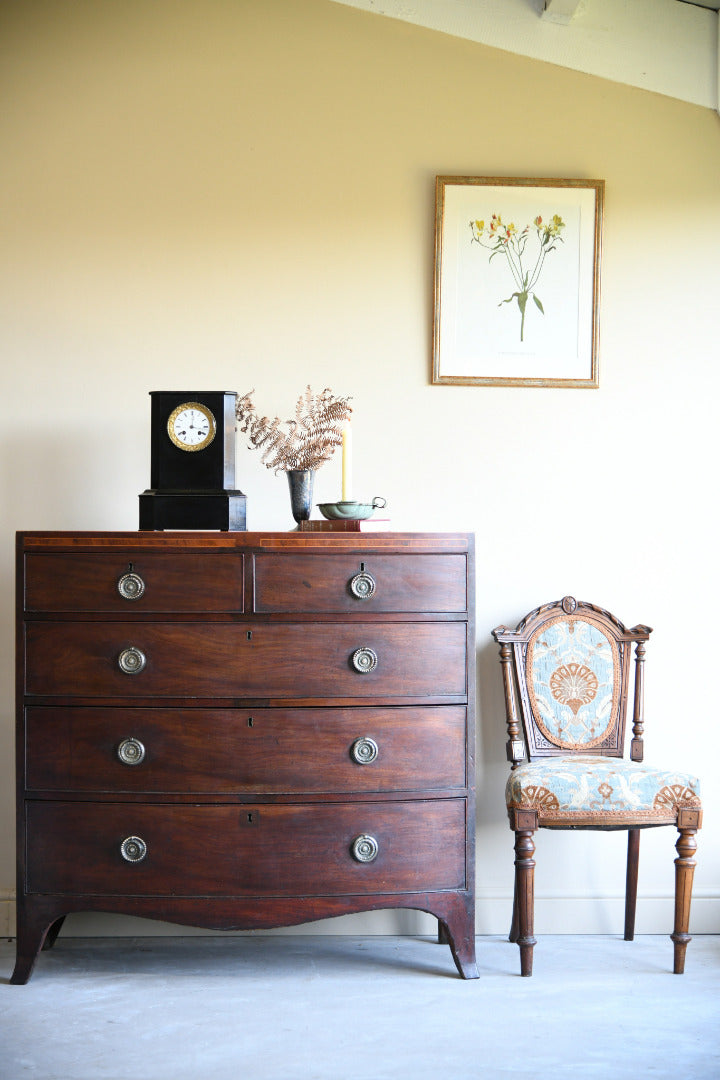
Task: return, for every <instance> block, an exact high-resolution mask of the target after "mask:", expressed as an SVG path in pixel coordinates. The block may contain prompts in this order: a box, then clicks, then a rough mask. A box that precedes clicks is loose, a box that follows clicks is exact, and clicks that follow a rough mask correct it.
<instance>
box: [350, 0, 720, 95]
mask: <svg viewBox="0 0 720 1080" xmlns="http://www.w3.org/2000/svg"><path fill="white" fill-rule="evenodd" d="M333 2H334V3H337V4H345V5H346V6H348V7H354V8H360V9H361V10H363V11H368V12H373V13H374V14H375V15H378V16H386V17H388V18H391V19H400V20H402V21H404V22H409V23H414V24H415V25H416V26H424V27H427V28H428V29H430V30H438V31H440V32H441V33H444V34H452V35H454V36H455V37H461V38H466V39H467V40H469V41H476V42H479V43H480V44H482V45H489V46H491V47H492V48H495V49H504V50H505V51H506V52H512V53H516V54H517V55H518V56H528V57H531V58H532V59H534V60H544V61H546V62H547V63H550V64H558V65H559V66H561V67H566V68H570V69H571V70H573V71H583V72H585V73H586V74H588V75H597V76H599V77H600V78H603V79H610V80H611V81H612V82H617V83H624V84H625V85H626V86H637V87H640V88H641V89H643V90H651V91H653V92H654V93H657V94H664V95H665V96H666V97H673V98H678V99H679V100H680V101H689V102H691V103H692V104H693V105H702V106H704V107H706V108H710V109H717V108H718V32H717V24H718V14H717V12H716V11H712V10H710V9H709V8H706V7H698V6H697V5H696V4H689V3H679V2H678V0H580V2H579V3H578V5H577V10H576V12H575V16H574V18H573V19H572V21H571V22H570V23H569V24H568V25H565V26H559V25H558V24H557V23H554V22H552V21H551V20H550V19H543V18H539V15H540V13H541V12H542V11H543V9H544V3H545V0H333Z"/></svg>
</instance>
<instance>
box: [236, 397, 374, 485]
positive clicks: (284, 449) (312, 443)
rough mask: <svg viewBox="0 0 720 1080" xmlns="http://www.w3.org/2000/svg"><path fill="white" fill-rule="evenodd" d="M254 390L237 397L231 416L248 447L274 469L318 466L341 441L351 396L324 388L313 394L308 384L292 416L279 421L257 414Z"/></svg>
mask: <svg viewBox="0 0 720 1080" xmlns="http://www.w3.org/2000/svg"><path fill="white" fill-rule="evenodd" d="M254 393H255V391H254V390H250V391H249V392H248V393H247V394H245V395H244V396H243V397H241V398H238V399H237V403H236V405H235V415H236V416H237V418H238V420H239V422H240V430H241V431H242V432H244V433H245V434H247V436H248V438H249V439H250V446H251V447H255V448H256V449H257V450H262V459H261V460H262V462H263V464H264V465H265V466H266V467H267V468H268V469H274V470H275V472H288V471H289V470H290V469H318V468H319V467H320V466H321V465H322V464H323V462H325V461H328V460H329V459H330V458H331V457H332V455H333V454H334V453H335V448H336V447H337V446H340V445H341V444H342V432H343V426H344V424H345V422H346V421H347V420H349V418H350V414H351V413H352V409H351V407H350V404H349V403H350V401H351V398H349V397H336V395H335V394H333V392H332V391H331V390H328V389H327V388H326V389H325V390H322V391H321V392H320V393H319V394H313V392H312V390H311V388H310V387H309V386H308V387H306V389H305V392H304V393H303V394H301V395H300V397H299V398H298V400H297V404H296V406H295V418H294V419H293V420H284V421H281V420H280V419H279V418H278V417H277V416H275V417H274V418H273V419H272V420H270V419H269V418H268V417H267V416H258V414H257V409H256V408H255V405H254V403H253V400H252V395H253V394H254Z"/></svg>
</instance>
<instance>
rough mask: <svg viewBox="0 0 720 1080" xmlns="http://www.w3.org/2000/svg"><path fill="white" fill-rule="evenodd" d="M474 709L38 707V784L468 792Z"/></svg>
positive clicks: (34, 747)
mask: <svg viewBox="0 0 720 1080" xmlns="http://www.w3.org/2000/svg"><path fill="white" fill-rule="evenodd" d="M466 712H467V711H466V708H465V706H463V705H434V706H432V705H425V706H404V707H400V708H384V709H383V708H377V707H376V708H364V707H355V708H348V709H328V708H323V709H307V708H306V709H268V708H259V709H252V710H250V709H142V708H135V709H133V708H125V709H122V708H118V707H113V708H92V707H90V706H81V707H76V708H61V707H55V706H42V705H38V706H34V707H31V708H28V709H27V715H26V731H27V743H26V758H27V761H28V789H29V790H31V791H65V792H73V791H74V792H80V791H82V792H91V791H92V792H110V793H113V792H114V793H115V794H118V793H120V792H135V793H138V794H142V793H145V794H151V793H155V794H157V793H163V792H179V793H186V794H191V793H195V792H197V793H201V792H202V793H212V792H215V793H217V794H220V793H222V794H225V795H227V794H231V793H244V794H253V793H256V794H257V793H264V794H268V793H283V792H291V793H298V792H305V793H307V792H329V791H333V792H369V791H413V790H414V791H419V790H422V789H423V788H427V789H429V790H437V789H438V788H463V787H464V786H465V767H466V763H465V727H466V722H467V715H466Z"/></svg>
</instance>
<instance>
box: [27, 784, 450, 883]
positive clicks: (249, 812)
mask: <svg viewBox="0 0 720 1080" xmlns="http://www.w3.org/2000/svg"><path fill="white" fill-rule="evenodd" d="M465 832H466V803H465V800H464V799H447V800H438V801H435V802H400V803H387V802H386V803H364V804H363V803H361V804H354V805H350V804H348V803H335V804H333V805H332V806H322V805H319V804H306V805H302V806H300V805H297V804H296V805H292V804H290V805H270V806H268V805H264V804H260V805H257V804H246V805H242V806H227V805H226V806H210V805H207V806H191V807H187V806H161V805H156V806H152V805H148V804H142V803H141V804H137V803H103V804H95V805H94V806H93V808H92V813H88V811H87V807H86V806H84V805H83V804H82V803H71V802H36V803H31V804H30V805H29V807H28V843H27V852H28V890H29V892H31V893H38V892H39V893H44V892H53V893H75V892H77V891H78V890H79V891H81V892H83V893H85V894H91V895H92V894H95V895H102V896H127V895H131V896H132V895H135V896H147V895H153V896H163V895H172V896H208V897H209V896H256V897H262V896H292V895H303V894H305V895H308V894H316V895H317V894H321V895H326V896H337V895H342V894H352V893H363V894H364V893H403V892H408V891H413V890H417V889H423V890H425V889H456V888H462V887H464V885H465V857H464V856H465V853H464V848H462V847H461V846H460V845H459V844H448V843H447V837H448V836H449V835H455V836H457V835H460V836H464V835H465Z"/></svg>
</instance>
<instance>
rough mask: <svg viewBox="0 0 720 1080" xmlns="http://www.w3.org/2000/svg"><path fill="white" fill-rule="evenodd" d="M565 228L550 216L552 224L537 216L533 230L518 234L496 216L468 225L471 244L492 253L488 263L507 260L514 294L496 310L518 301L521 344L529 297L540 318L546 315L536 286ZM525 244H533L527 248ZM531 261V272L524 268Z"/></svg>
mask: <svg viewBox="0 0 720 1080" xmlns="http://www.w3.org/2000/svg"><path fill="white" fill-rule="evenodd" d="M564 228H565V222H564V221H563V219H562V218H561V217H560V215H559V214H553V216H552V220H551V221H550V222H548V223H547V224H546V223H545V222H544V221H543V219H542V217H541V216H540V215H539V214H538V216H537V217H536V218H535V220H534V221H533V223H532V226H530V225H526V226H525V228H524V229H522V230H521V231H518V227H517V225H516V224H515V222H513V221H511V222H510V223H509V224H508V225H506V224H505V223H504V222H503V220H502V218H501V217H500V215H499V214H493V216H492V218H491V219H490V222H489V223H488V224H487V225H486V224H485V222H484V221H471V222H470V231H471V233H472V237H471V241H470V242H471V243H473V244H479V245H480V246H481V247H484V248H487V250H488V251H491V252H492V254H491V256H490V259H489V260H488V261H489V262H492V260H493V259H494V258H495V256H496V255H504V256H505V259H506V260H507V265H508V268H509V270H510V273H511V274H512V277H513V281H514V282H515V285H516V286H517V291H516V292H514V293H513V294H512V295H511V296H508V298H507V300H501V301H500V303H499V304H498V307H502V305H503V304H510V303H512V301H513V300H517V305H518V307H519V308H520V340H521V341H523V340H524V334H525V309H526V308H527V302H528V299H529V297H531V296H532V298H533V301H534V303H535V306H536V307H537V309H538V311H540V313H541V314H542V315H544V314H545V309H544V307H543V305H542V302H541V300H540V297H539V296H538V295H537V294H536V292H535V286H536V284H537V282H538V279H539V277H540V274H541V272H542V268H543V264H544V262H545V259H546V258H547V257H548V255H549V254H550V252H551V251H555V249H556V247H557V245H558V243H560V244H562V243H563V238H562V236H561V235H560V234H561V233H562V230H563V229H564ZM528 241H532V243H531V244H530V247H529V248H528ZM532 259H534V260H535V261H534V263H533V266H532V269H530V270H528V269H526V265H527V264H529V263H530V262H531V261H532ZM526 260H527V262H526Z"/></svg>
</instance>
